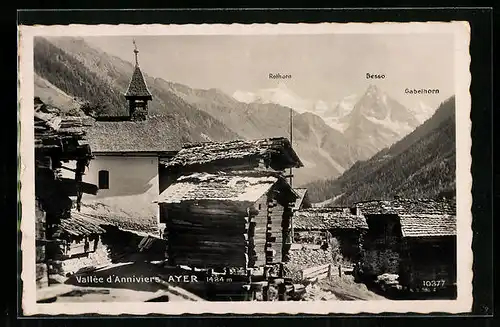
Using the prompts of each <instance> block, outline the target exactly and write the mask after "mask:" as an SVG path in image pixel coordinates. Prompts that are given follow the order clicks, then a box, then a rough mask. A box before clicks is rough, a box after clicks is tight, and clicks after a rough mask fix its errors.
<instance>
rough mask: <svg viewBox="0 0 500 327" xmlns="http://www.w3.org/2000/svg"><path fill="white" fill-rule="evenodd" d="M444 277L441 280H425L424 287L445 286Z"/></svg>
mask: <svg viewBox="0 0 500 327" xmlns="http://www.w3.org/2000/svg"><path fill="white" fill-rule="evenodd" d="M444 283H445V281H444V279H441V280H423V281H422V285H423V286H424V287H441V286H444Z"/></svg>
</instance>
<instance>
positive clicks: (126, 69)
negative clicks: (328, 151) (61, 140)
mask: <svg viewBox="0 0 500 327" xmlns="http://www.w3.org/2000/svg"><path fill="white" fill-rule="evenodd" d="M62 45H66V47H64V48H62ZM71 50H74V52H73V51H71ZM34 69H35V74H36V75H37V76H36V77H37V80H38V81H42V80H44V81H47V83H44V84H45V85H44V87H45V88H41V87H40V85H41V83H35V96H39V97H40V98H41V100H42V101H44V102H46V103H50V101H48V99H46V98H43V96H44V95H45V96H48V94H50V93H49V92H47V88H46V87H50V86H51V85H52V86H54V87H55V88H57V89H58V90H60V91H62V92H63V93H64V94H66V95H67V96H69V97H72V98H74V100H75V101H76V102H78V103H81V104H82V106H81V108H82V110H83V111H84V112H85V113H87V114H92V115H95V116H99V115H126V114H127V102H126V100H125V97H124V93H125V91H126V88H127V86H128V83H129V81H130V76H131V74H132V72H133V66H132V65H131V64H129V63H124V62H123V61H121V60H120V59H118V58H114V57H110V56H107V55H106V54H104V53H100V52H97V51H96V50H93V49H92V48H87V46H86V44H85V42H84V41H83V40H80V39H74V38H58V39H57V42H56V41H54V40H52V39H50V40H47V39H45V38H41V37H37V38H35V41H34ZM146 79H147V83H148V87H149V89H150V91H151V93H152V94H153V101H151V104H150V112H151V113H152V114H160V115H164V116H167V117H169V118H170V119H167V120H166V122H167V125H166V126H165V128H166V129H170V130H172V131H180V132H179V134H178V137H179V139H181V140H182V142H200V141H206V140H213V141H221V140H231V139H235V138H241V137H240V136H239V135H238V134H236V133H234V132H233V131H231V130H230V129H228V128H227V127H226V126H225V125H224V124H223V123H221V122H220V121H218V120H217V119H215V118H213V117H212V116H210V115H209V114H207V113H205V112H203V111H201V110H198V109H197V108H195V107H193V106H191V105H190V104H188V103H186V102H184V101H183V100H182V99H180V98H179V97H178V96H176V95H175V94H173V93H171V92H169V91H168V90H165V89H163V88H161V87H159V86H158V85H156V83H155V79H153V78H150V77H147V76H146ZM37 91H38V92H37ZM37 93H38V94H37ZM55 93H56V91H55V90H53V92H52V94H55ZM59 93H60V92H59Z"/></svg>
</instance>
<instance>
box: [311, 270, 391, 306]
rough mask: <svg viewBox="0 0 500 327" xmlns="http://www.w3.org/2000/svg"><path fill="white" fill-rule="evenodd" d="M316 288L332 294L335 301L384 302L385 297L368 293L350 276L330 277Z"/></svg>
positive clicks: (363, 285) (365, 288) (363, 286)
mask: <svg viewBox="0 0 500 327" xmlns="http://www.w3.org/2000/svg"><path fill="white" fill-rule="evenodd" d="M318 287H319V288H320V289H321V290H323V291H327V292H331V293H333V294H334V295H335V297H336V298H337V300H344V301H345V300H366V301H373V300H386V298H385V297H383V296H381V295H378V294H376V293H374V292H372V291H370V290H369V289H368V288H367V287H366V285H365V284H362V283H356V282H355V281H354V277H353V276H350V275H343V276H342V277H338V276H332V277H330V278H329V279H325V280H322V281H320V282H318Z"/></svg>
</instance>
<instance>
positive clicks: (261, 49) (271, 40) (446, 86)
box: [85, 33, 454, 107]
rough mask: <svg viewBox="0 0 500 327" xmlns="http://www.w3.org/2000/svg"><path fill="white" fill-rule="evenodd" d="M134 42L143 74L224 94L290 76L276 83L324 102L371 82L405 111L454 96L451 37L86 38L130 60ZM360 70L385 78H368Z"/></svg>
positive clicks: (264, 85)
mask: <svg viewBox="0 0 500 327" xmlns="http://www.w3.org/2000/svg"><path fill="white" fill-rule="evenodd" d="M133 39H135V40H136V43H137V46H138V49H139V64H140V66H141V69H142V70H143V71H144V72H145V73H146V74H148V75H150V76H153V77H161V78H163V79H165V80H168V81H173V82H177V83H182V84H185V85H188V86H190V87H193V88H201V89H209V88H218V89H220V90H222V91H224V92H225V93H227V94H229V95H232V94H233V93H234V92H235V91H237V90H239V91H250V92H255V91H257V90H260V89H264V88H271V87H275V86H277V84H278V83H279V82H280V81H279V80H273V79H269V73H281V74H290V75H292V78H291V79H287V80H282V81H281V82H284V83H286V85H287V87H288V88H290V89H291V90H293V92H294V93H296V94H297V95H299V96H300V97H303V98H307V99H312V100H323V101H326V102H336V101H339V100H341V99H342V98H343V97H346V96H348V95H351V94H360V93H362V92H364V91H365V90H366V88H367V87H368V85H369V84H370V83H373V84H375V85H377V86H379V87H380V88H381V89H382V90H384V91H386V92H387V93H388V94H389V95H390V96H392V97H393V98H395V99H396V100H398V101H400V102H401V103H402V104H404V105H406V106H407V107H413V106H416V105H417V104H418V102H419V101H422V102H423V103H425V104H427V105H429V106H431V107H437V106H438V105H439V104H440V103H441V102H442V101H444V100H445V99H446V98H448V97H449V96H451V95H453V93H454V49H453V37H452V35H451V34H415V33H413V34H393V35H390V34H383V35H382V34H377V35H374V34H324V35H237V36H236V35H181V36H178V35H168V36H137V37H133V36H106V37H104V36H99V37H85V40H86V41H87V42H88V43H90V44H91V45H93V46H96V47H98V48H100V49H102V50H104V51H105V52H107V53H109V54H112V55H115V56H117V57H120V58H122V59H124V60H126V61H129V62H132V63H133V62H134V53H133V49H134V47H133V43H132V41H133ZM367 73H371V74H384V75H385V79H383V80H368V79H367V78H366V74H367ZM405 88H416V89H420V88H426V89H439V94H437V95H436V94H433V95H429V94H427V95H409V94H405Z"/></svg>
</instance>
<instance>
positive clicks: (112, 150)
mask: <svg viewBox="0 0 500 327" xmlns="http://www.w3.org/2000/svg"><path fill="white" fill-rule="evenodd" d="M134 53H135V68H134V71H133V75H132V78H131V80H130V84H129V87H128V89H127V91H126V93H125V95H124V97H125V99H126V100H127V101H128V115H126V116H123V117H122V116H119V117H117V116H112V117H102V116H101V117H96V118H95V119H92V121H91V123H90V126H88V127H87V128H86V132H87V136H88V137H87V139H88V143H89V144H90V147H91V148H92V154H93V156H94V160H93V161H92V162H91V163H90V165H89V167H88V171H87V173H86V175H85V180H86V181H89V182H92V183H95V184H97V185H98V187H99V192H98V194H97V195H94V196H87V197H85V205H84V206H83V207H82V209H81V211H82V213H87V214H90V215H92V216H94V217H98V218H99V219H101V220H103V221H106V222H108V223H109V224H112V225H115V226H117V227H119V228H121V229H123V230H130V231H134V232H143V233H144V234H151V235H158V233H159V228H158V223H159V212H158V205H157V204H155V203H154V200H156V198H157V196H158V195H159V193H160V186H159V180H160V178H159V166H160V161H161V160H164V159H168V158H171V157H172V156H173V155H174V154H175V153H176V152H177V151H178V149H180V148H181V140H179V139H178V137H176V135H172V134H173V133H172V132H171V131H169V130H168V129H167V128H165V126H166V119H169V118H168V117H166V116H163V115H152V114H150V113H149V110H148V102H149V101H151V100H152V95H151V92H150V91H149V90H148V87H147V85H146V82H145V80H144V76H143V74H142V72H141V69H140V67H139V63H138V58H137V54H138V50H137V49H135V50H134Z"/></svg>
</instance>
